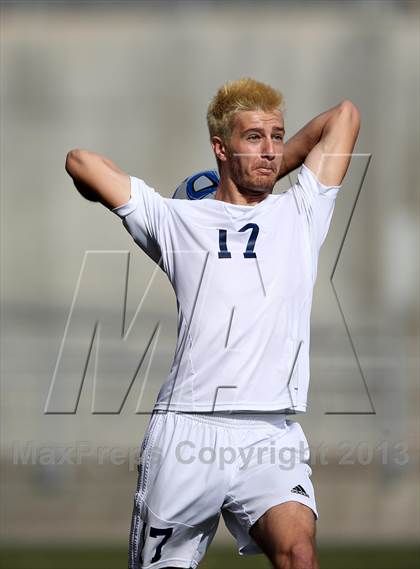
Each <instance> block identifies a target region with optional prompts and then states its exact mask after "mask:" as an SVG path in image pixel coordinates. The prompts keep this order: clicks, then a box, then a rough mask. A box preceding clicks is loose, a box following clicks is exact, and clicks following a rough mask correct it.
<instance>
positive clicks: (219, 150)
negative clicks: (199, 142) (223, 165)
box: [210, 136, 226, 162]
mask: <svg viewBox="0 0 420 569" xmlns="http://www.w3.org/2000/svg"><path fill="white" fill-rule="evenodd" d="M210 143H211V146H212V148H213V152H214V155H215V156H216V158H217V160H220V161H221V162H226V146H225V144H224V142H223V140H222V139H221V138H220V136H212V137H211V140H210Z"/></svg>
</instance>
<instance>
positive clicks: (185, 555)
mask: <svg viewBox="0 0 420 569" xmlns="http://www.w3.org/2000/svg"><path fill="white" fill-rule="evenodd" d="M308 461H309V447H308V443H307V440H306V437H305V435H304V433H303V430H302V428H301V426H300V425H299V424H298V423H296V422H293V421H290V420H288V419H287V416H286V415H282V414H277V415H275V414H268V413H264V414H248V413H247V414H246V415H244V414H235V415H233V416H232V415H226V414H223V413H216V414H208V415H207V414H203V413H201V414H198V413H197V414H193V413H180V412H171V411H169V412H163V413H159V412H155V413H153V415H152V416H151V418H150V421H149V425H148V428H147V432H146V435H145V438H144V440H143V444H142V446H141V450H140V461H139V467H138V470H139V476H138V485H137V491H136V493H135V497H134V510H133V518H132V524H131V533H130V551H129V568H130V569H140V568H142V569H147V568H153V569H157V568H159V567H160V568H163V567H184V568H190V567H193V568H194V569H195V568H196V567H197V565H198V564H199V562H200V561H201V559H202V558H203V557H204V555H205V553H206V551H207V548H208V547H209V545H210V543H211V541H212V539H213V537H214V535H215V533H216V529H217V526H218V523H219V518H220V514H222V516H223V519H224V521H225V524H226V526H227V528H228V529H229V531H230V532H231V533H232V535H233V536H234V537H235V539H236V541H237V544H238V549H239V554H240V555H246V554H253V553H261V550H260V548H259V547H258V546H257V544H256V543H255V541H254V540H253V539H252V538H251V536H250V535H249V530H250V528H251V526H252V525H253V524H254V523H255V522H256V521H257V520H258V519H259V518H260V517H261V516H262V515H263V514H264V513H265V512H266V511H267V510H268V509H269V508H271V507H272V506H275V505H276V504H281V503H284V502H289V501H296V502H301V503H302V504H305V505H306V506H308V507H309V508H311V509H312V511H313V512H314V515H315V518H318V512H317V509H316V503H315V496H314V489H313V486H312V483H311V480H310V476H311V474H312V470H311V468H310V466H309V464H308Z"/></svg>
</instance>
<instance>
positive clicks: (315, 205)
mask: <svg viewBox="0 0 420 569" xmlns="http://www.w3.org/2000/svg"><path fill="white" fill-rule="evenodd" d="M340 189H341V185H340V186H326V185H325V184H322V183H321V182H320V181H319V180H318V178H317V177H316V175H315V174H314V173H313V172H312V170H311V169H310V168H308V167H307V166H305V164H302V166H301V169H300V171H299V174H298V179H297V182H296V184H295V185H294V186H292V191H293V195H294V197H295V199H296V202H297V206H298V209H299V212H300V213H301V214H302V215H305V218H306V222H307V224H308V226H309V230H310V235H311V239H312V242H313V245H314V247H315V249H316V250H317V251H319V249H320V248H321V245H322V244H323V242H324V241H325V238H326V236H327V233H328V229H329V226H330V223H331V218H332V214H333V211H334V206H335V198H336V197H337V194H338V192H339V191H340Z"/></svg>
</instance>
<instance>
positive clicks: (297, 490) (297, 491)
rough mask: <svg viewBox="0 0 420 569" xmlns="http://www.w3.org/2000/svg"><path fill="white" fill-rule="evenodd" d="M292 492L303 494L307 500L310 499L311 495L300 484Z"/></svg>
mask: <svg viewBox="0 0 420 569" xmlns="http://www.w3.org/2000/svg"><path fill="white" fill-rule="evenodd" d="M291 492H293V493H294V494H301V495H302V496H306V497H307V498H309V494H307V493H306V492H305V489H304V488H303V486H301V485H300V484H298V485H297V486H295V487H294V488H292V489H291Z"/></svg>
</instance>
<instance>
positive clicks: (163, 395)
mask: <svg viewBox="0 0 420 569" xmlns="http://www.w3.org/2000/svg"><path fill="white" fill-rule="evenodd" d="M130 180H131V198H130V200H129V201H128V202H127V203H126V204H124V205H122V206H120V207H117V208H114V209H113V210H112V211H113V212H115V213H116V214H117V215H119V216H120V217H121V218H122V219H123V224H124V226H125V227H126V229H127V230H128V231H129V233H130V234H131V235H132V237H133V239H134V241H135V242H136V243H137V244H138V245H139V246H140V247H141V248H142V249H143V250H144V251H145V252H146V253H147V254H148V255H149V256H150V257H151V258H152V259H154V260H155V261H156V262H160V263H161V267H162V269H163V270H164V271H165V273H166V274H167V276H168V278H169V280H170V282H171V284H172V286H173V288H174V291H175V294H176V297H177V307H178V339H177V346H176V351H175V356H174V361H173V364H172V367H171V370H170V372H169V375H168V377H167V379H166V381H165V383H164V384H163V385H162V388H161V389H160V392H159V395H158V399H157V402H156V405H155V409H161V410H172V411H185V412H208V411H277V410H279V411H280V410H282V411H286V412H292V413H296V412H303V411H305V410H306V404H307V403H306V402H307V392H308V385H309V332H310V312H311V304H312V293H313V287H314V284H315V279H316V274H317V262H318V255H319V250H320V247H321V245H322V243H323V241H324V239H325V237H326V234H327V231H328V228H329V225H330V221H331V217H332V213H333V210H334V204H335V197H336V195H337V193H338V191H339V189H340V187H341V186H325V185H323V184H321V183H320V182H319V181H318V180H317V178H316V176H315V175H314V174H313V172H312V171H311V170H310V169H309V168H307V167H306V166H305V165H302V167H301V169H300V172H299V174H298V180H297V183H296V184H294V185H293V186H292V187H291V188H290V189H289V190H287V191H286V192H284V193H281V194H277V195H272V194H269V195H268V196H267V197H266V198H265V199H264V200H263V201H261V202H259V203H258V204H257V205H253V206H250V205H235V204H229V203H227V202H223V201H220V200H214V199H206V200H195V201H189V200H173V199H169V198H164V197H162V196H161V195H160V194H159V193H157V192H155V190H154V189H153V188H150V187H149V186H148V185H147V184H146V183H145V182H144V181H143V180H140V179H138V178H136V177H134V176H131V177H130Z"/></svg>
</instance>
